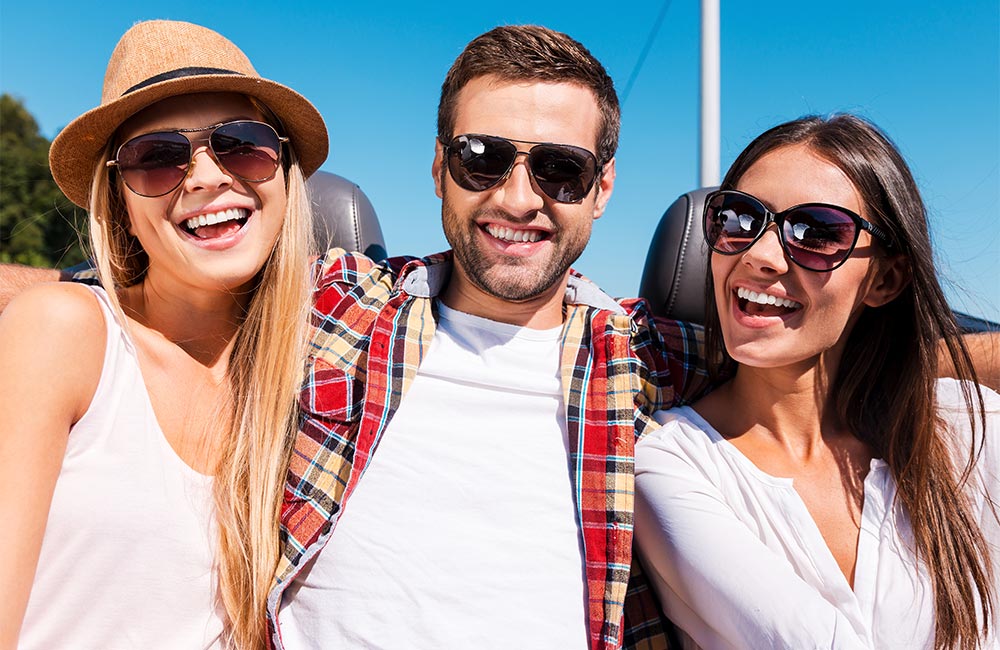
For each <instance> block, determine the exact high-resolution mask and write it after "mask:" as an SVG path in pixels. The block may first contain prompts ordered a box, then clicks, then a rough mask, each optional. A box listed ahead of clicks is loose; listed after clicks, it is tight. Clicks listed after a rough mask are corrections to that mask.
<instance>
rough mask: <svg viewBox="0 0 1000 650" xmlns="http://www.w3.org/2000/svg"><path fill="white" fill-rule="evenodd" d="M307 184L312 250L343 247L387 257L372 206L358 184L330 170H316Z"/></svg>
mask: <svg viewBox="0 0 1000 650" xmlns="http://www.w3.org/2000/svg"><path fill="white" fill-rule="evenodd" d="M307 185H308V186H309V193H310V195H311V196H312V209H313V234H314V236H315V240H316V243H315V246H316V251H315V252H317V253H322V252H324V251H326V250H327V249H329V248H343V249H346V250H349V251H360V252H362V253H364V254H365V255H367V256H368V257H370V258H372V259H373V260H376V261H379V260H383V259H385V258H386V257H387V253H386V250H385V238H384V237H383V236H382V228H381V227H380V226H379V223H378V217H377V216H376V215H375V208H373V207H372V204H371V201H369V200H368V197H367V196H365V193H364V192H362V191H361V188H360V187H358V186H357V185H355V184H354V183H352V182H351V181H349V180H347V179H346V178H343V177H342V176H337V175H336V174H331V173H330V172H316V173H315V174H313V175H312V177H311V178H310V179H309V180H308V181H307Z"/></svg>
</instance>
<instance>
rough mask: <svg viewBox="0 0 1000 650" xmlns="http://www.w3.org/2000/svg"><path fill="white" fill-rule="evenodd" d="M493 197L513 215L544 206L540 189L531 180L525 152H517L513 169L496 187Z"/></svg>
mask: <svg viewBox="0 0 1000 650" xmlns="http://www.w3.org/2000/svg"><path fill="white" fill-rule="evenodd" d="M522 154H523V157H522ZM494 197H495V199H496V201H497V202H498V203H499V205H500V207H501V208H502V209H503V210H504V211H505V212H507V214H509V215H511V216H513V217H520V216H526V215H529V214H531V213H533V212H537V211H538V210H541V209H542V208H543V207H544V205H545V199H544V198H543V196H542V194H541V190H539V189H538V188H537V187H535V184H534V183H533V182H532V181H531V171H530V170H529V169H528V158H527V152H518V156H517V158H515V159H514V167H513V169H511V170H510V173H509V174H508V175H507V178H506V180H504V182H503V183H501V184H500V187H499V188H497V190H496V192H495V193H494Z"/></svg>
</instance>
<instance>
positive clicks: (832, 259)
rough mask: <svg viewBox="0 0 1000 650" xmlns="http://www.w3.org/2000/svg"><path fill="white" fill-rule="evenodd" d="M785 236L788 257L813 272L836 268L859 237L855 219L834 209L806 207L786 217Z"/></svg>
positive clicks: (783, 234) (849, 252) (783, 233)
mask: <svg viewBox="0 0 1000 650" xmlns="http://www.w3.org/2000/svg"><path fill="white" fill-rule="evenodd" d="M782 236H783V237H784V240H785V246H786V249H787V250H788V256H789V257H791V258H792V260H794V261H795V262H797V263H798V264H800V265H801V266H803V267H805V268H807V269H812V270H814V271H828V270H830V269H832V268H835V267H836V266H837V265H839V264H840V263H841V262H843V261H844V260H845V259H847V257H848V256H849V255H850V254H851V251H852V250H853V249H854V243H855V241H856V240H857V237H858V226H857V224H856V223H855V221H854V218H853V217H852V216H851V215H850V214H848V213H846V212H843V211H841V210H838V209H836V208H833V207H821V206H805V207H802V208H798V209H796V210H793V211H792V212H790V213H788V214H786V215H785V223H784V227H783V232H782Z"/></svg>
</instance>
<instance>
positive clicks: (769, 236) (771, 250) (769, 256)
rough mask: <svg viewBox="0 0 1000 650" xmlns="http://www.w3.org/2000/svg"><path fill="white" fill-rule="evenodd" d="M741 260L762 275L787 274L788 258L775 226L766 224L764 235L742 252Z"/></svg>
mask: <svg viewBox="0 0 1000 650" xmlns="http://www.w3.org/2000/svg"><path fill="white" fill-rule="evenodd" d="M741 259H742V260H743V263H744V264H747V265H748V266H750V267H752V268H754V269H756V270H758V271H761V272H763V273H775V274H779V275H780V274H782V273H787V272H788V258H787V257H785V249H784V248H783V247H782V245H781V239H780V238H779V235H778V226H777V224H774V223H771V224H768V226H767V228H766V229H765V230H764V234H762V235H761V236H760V239H758V240H757V241H755V242H754V243H753V245H752V246H751V247H750V248H748V249H747V250H745V251H744V252H743V256H742V258H741Z"/></svg>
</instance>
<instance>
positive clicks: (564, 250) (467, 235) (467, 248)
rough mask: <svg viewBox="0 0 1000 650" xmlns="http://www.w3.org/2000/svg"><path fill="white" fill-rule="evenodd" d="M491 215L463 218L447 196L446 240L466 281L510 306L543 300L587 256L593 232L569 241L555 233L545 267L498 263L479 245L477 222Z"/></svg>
mask: <svg viewBox="0 0 1000 650" xmlns="http://www.w3.org/2000/svg"><path fill="white" fill-rule="evenodd" d="M489 212H490V211H489V210H486V209H481V210H476V211H475V212H473V213H472V214H471V215H470V216H469V217H467V218H463V217H461V216H459V215H458V213H457V212H456V211H455V210H454V208H452V206H451V204H450V203H449V201H448V198H447V193H445V195H444V196H443V197H442V203H441V216H442V222H443V225H444V236H445V238H446V239H447V240H448V244H449V245H450V246H451V248H452V250H453V251H454V254H455V262H456V264H458V265H459V266H460V267H461V269H462V270H463V271H464V272H465V275H466V277H468V278H469V280H470V281H471V282H472V283H473V284H474V285H476V287H477V288H479V289H480V290H481V291H483V292H485V293H486V294H488V295H490V296H493V297H496V298H500V299H501V300H506V301H509V302H524V301H527V300H531V299H532V298H536V297H538V296H541V295H542V294H544V293H545V292H547V291H548V290H550V289H551V288H552V286H553V285H555V284H556V283H557V282H560V281H562V280H563V278H565V277H566V272H567V271H568V270H569V268H570V266H571V265H572V264H573V262H575V261H576V260H577V259H578V258H579V257H580V255H581V254H582V253H583V249H584V248H586V246H587V242H588V241H589V239H590V233H589V231H587V232H584V233H581V234H582V237H570V238H569V239H567V238H566V237H565V235H567V233H566V231H557V232H555V233H553V235H552V237H553V241H552V243H553V244H554V248H555V255H554V258H553V259H552V260H551V261H549V262H546V263H544V266H543V265H542V264H541V263H540V261H539V260H537V259H533V258H507V259H505V260H504V261H503V262H495V261H493V259H491V256H490V255H489V254H488V252H487V251H485V250H483V247H482V245H481V243H480V242H479V239H478V238H479V236H480V234H479V226H477V225H476V223H477V221H478V220H479V218H480V217H482V216H483V215H484V214H488V213H489Z"/></svg>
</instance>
